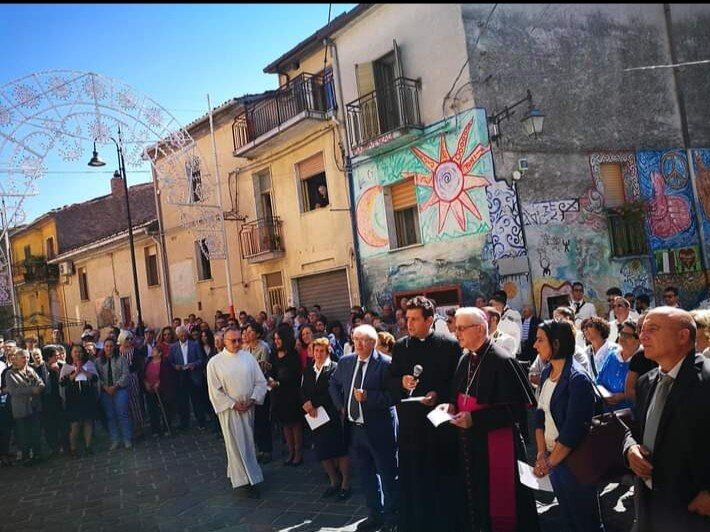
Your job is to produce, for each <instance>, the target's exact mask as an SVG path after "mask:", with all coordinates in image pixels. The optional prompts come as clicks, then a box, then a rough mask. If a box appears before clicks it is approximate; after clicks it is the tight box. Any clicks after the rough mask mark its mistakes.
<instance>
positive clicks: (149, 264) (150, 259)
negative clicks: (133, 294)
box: [144, 246, 160, 286]
mask: <svg viewBox="0 0 710 532" xmlns="http://www.w3.org/2000/svg"><path fill="white" fill-rule="evenodd" d="M144 252H145V275H146V278H147V281H148V286H157V285H159V284H160V281H159V280H158V251H157V249H156V248H155V246H148V247H147V248H145V249H144Z"/></svg>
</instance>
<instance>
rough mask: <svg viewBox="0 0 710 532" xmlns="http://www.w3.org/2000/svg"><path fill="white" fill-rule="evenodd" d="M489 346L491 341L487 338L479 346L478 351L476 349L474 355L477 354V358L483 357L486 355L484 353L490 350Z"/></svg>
mask: <svg viewBox="0 0 710 532" xmlns="http://www.w3.org/2000/svg"><path fill="white" fill-rule="evenodd" d="M490 346H491V339H490V338H487V339H486V341H485V342H483V343H482V344H481V347H479V348H478V349H476V354H477V355H478V356H483V355H485V354H486V351H488V349H489V348H490Z"/></svg>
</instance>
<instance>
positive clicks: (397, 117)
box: [345, 78, 422, 148]
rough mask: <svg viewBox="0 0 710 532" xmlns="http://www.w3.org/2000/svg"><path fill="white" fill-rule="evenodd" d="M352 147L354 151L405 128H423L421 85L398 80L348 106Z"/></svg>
mask: <svg viewBox="0 0 710 532" xmlns="http://www.w3.org/2000/svg"><path fill="white" fill-rule="evenodd" d="M345 109H346V112H347V115H348V117H347V120H348V132H349V135H350V145H351V147H353V148H357V147H358V146H362V145H363V144H365V143H367V142H369V141H371V140H374V139H376V138H377V137H379V136H381V135H384V134H385V133H388V132H390V131H394V130H396V129H400V128H403V127H422V124H421V116H420V114H419V83H418V82H417V81H415V80H413V79H408V78H397V79H395V80H394V81H393V82H392V84H391V85H388V86H386V87H383V88H381V89H377V90H374V91H372V92H370V93H368V94H365V95H364V96H362V97H361V98H358V99H357V100H355V101H352V102H350V103H349V104H347V105H346V106H345Z"/></svg>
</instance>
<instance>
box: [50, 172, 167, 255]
mask: <svg viewBox="0 0 710 532" xmlns="http://www.w3.org/2000/svg"><path fill="white" fill-rule="evenodd" d="M128 197H129V198H130V203H131V222H132V225H133V227H136V226H139V225H143V224H144V223H146V222H148V221H150V220H155V219H156V218H157V214H156V210H155V193H154V188H153V183H142V184H140V185H134V186H132V187H129V189H128ZM54 219H55V222H56V225H57V240H58V242H57V247H58V252H57V253H58V254H61V253H65V252H67V251H69V250H72V249H74V248H78V247H81V246H85V245H87V244H91V243H92V242H95V241H97V240H100V239H102V238H105V237H107V236H109V235H113V234H116V233H119V232H121V231H124V230H126V228H127V226H128V220H127V217H126V200H125V199H124V197H123V195H122V194H116V195H113V194H109V195H107V196H101V197H98V198H94V199H91V200H89V201H85V202H83V203H75V204H74V205H69V206H67V207H63V208H61V209H58V210H56V211H55V212H54Z"/></svg>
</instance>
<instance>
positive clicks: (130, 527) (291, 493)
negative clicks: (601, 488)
mask: <svg viewBox="0 0 710 532" xmlns="http://www.w3.org/2000/svg"><path fill="white" fill-rule="evenodd" d="M274 439H275V441H277V440H279V438H278V437H275V438H274ZM96 447H97V448H96V454H95V455H93V456H90V457H83V458H76V459H71V458H68V457H63V456H62V457H58V458H54V459H52V460H49V461H46V462H44V463H41V464H38V465H35V466H33V467H29V468H26V467H22V466H19V465H18V466H14V467H3V468H1V469H0V483H1V484H0V485H1V486H2V492H3V495H4V496H3V497H1V498H0V515H1V516H2V517H0V530H8V531H12V532H19V531H22V530H42V531H54V530H58V531H70V530H76V531H94V530H96V531H99V530H107V531H108V530H110V531H124V530H125V531H129V532H138V531H174V530H186V531H187V530H206V531H207V530H229V531H235V532H236V531H239V532H262V531H263V532H265V531H271V530H283V531H293V532H310V531H315V530H323V531H340V532H350V531H353V530H355V527H356V526H357V523H358V522H359V521H360V520H362V519H364V518H365V517H366V515H367V509H366V508H365V506H364V504H365V503H364V498H363V496H362V495H361V494H360V492H359V490H358V485H357V479H355V482H354V483H353V488H354V489H353V496H352V497H351V498H350V499H349V500H348V501H346V502H344V503H338V502H334V501H331V500H324V499H321V498H320V495H321V494H322V492H323V490H324V489H325V488H326V487H327V477H326V475H325V473H324V472H323V470H322V468H321V466H320V464H319V463H317V462H316V460H315V456H314V454H313V452H312V451H306V454H305V460H304V463H303V465H302V466H300V467H284V466H283V465H281V457H280V456H279V453H278V452H277V453H275V455H274V461H273V462H271V463H270V464H268V465H265V466H264V467H263V469H264V476H265V481H264V483H263V484H262V485H261V486H262V490H261V499H259V500H254V499H249V498H247V497H246V496H245V495H243V494H241V493H239V492H238V491H234V490H232V488H231V485H230V484H229V480H228V479H227V477H226V456H225V453H224V447H223V443H222V440H221V439H220V438H218V437H217V436H215V434H213V433H212V432H207V433H199V432H197V431H196V430H194V431H192V430H191V431H188V432H185V433H182V434H178V435H175V436H172V437H169V438H165V439H159V440H152V439H150V438H149V439H146V440H145V441H143V442H140V443H138V444H137V445H136V446H135V447H134V449H132V450H123V449H122V450H117V451H113V452H109V451H108V450H107V447H108V445H107V442H106V439H105V436H104V435H103V434H102V433H101V434H100V435H99V441H98V443H97V445H96ZM277 448H278V441H277ZM608 488H613V486H610V487H608ZM625 491H626V489H622V488H618V489H616V490H613V491H611V492H609V493H607V494H605V495H604V496H603V497H602V503H603V514H604V519H605V524H606V526H607V531H608V532H621V531H628V530H629V529H630V528H631V521H632V513H633V502H632V500H631V499H630V498H629V499H627V500H625V501H623V502H622V503H618V499H619V498H620V497H621V496H622V494H623V493H624V492H625ZM539 495H540V497H539V503H538V504H539V512H540V514H541V522H542V525H543V530H545V531H546V532H547V531H550V532H552V531H558V530H561V526H560V524H559V521H558V516H559V511H558V507H557V506H556V505H554V504H553V505H550V504H549V503H550V502H551V501H552V497H551V496H549V495H545V494H539ZM614 506H617V508H616V509H614Z"/></svg>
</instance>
